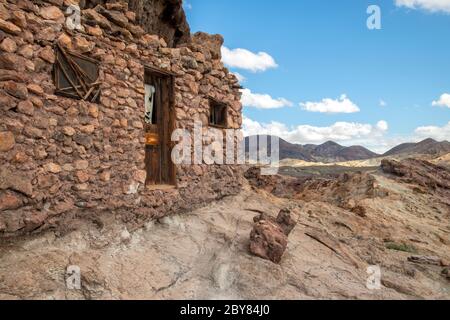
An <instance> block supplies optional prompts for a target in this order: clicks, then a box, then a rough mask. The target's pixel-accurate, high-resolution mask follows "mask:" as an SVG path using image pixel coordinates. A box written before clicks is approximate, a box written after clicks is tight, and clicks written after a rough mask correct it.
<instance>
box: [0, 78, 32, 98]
mask: <svg viewBox="0 0 450 320" xmlns="http://www.w3.org/2000/svg"><path fill="white" fill-rule="evenodd" d="M4 89H5V90H6V92H7V93H9V94H10V95H12V96H13V97H16V98H19V99H23V100H25V99H26V98H28V89H27V86H26V85H24V84H23V83H17V82H14V81H7V82H6V83H5V84H4Z"/></svg>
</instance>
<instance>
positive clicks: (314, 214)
mask: <svg viewBox="0 0 450 320" xmlns="http://www.w3.org/2000/svg"><path fill="white" fill-rule="evenodd" d="M447 161H448V155H447V156H444V157H440V158H439V159H435V160H434V161H432V162H434V163H436V164H433V163H432V162H431V161H430V162H423V161H422V160H401V162H395V161H394V162H392V163H385V164H384V166H382V167H383V168H381V167H378V166H368V167H365V166H362V167H363V170H355V169H354V168H353V169H352V170H345V169H342V167H344V168H345V167H346V166H341V169H339V170H337V172H336V173H335V174H334V175H333V172H330V169H329V166H327V167H326V168H324V167H322V170H325V171H324V172H321V170H320V169H318V168H320V166H319V167H316V168H315V169H314V170H315V171H314V172H313V173H312V174H311V173H310V174H309V175H308V174H305V172H303V173H302V174H300V175H298V174H296V173H295V172H294V174H292V173H293V171H292V170H294V169H295V166H291V167H288V169H286V168H283V169H282V173H284V175H279V176H274V177H261V176H260V175H259V173H258V172H259V170H258V169H256V168H253V169H250V170H249V171H248V172H247V174H246V177H247V180H246V181H244V190H243V191H242V192H241V193H240V194H239V195H237V196H233V197H228V198H224V199H222V200H221V201H218V202H216V203H213V204H210V205H208V206H206V207H203V208H201V209H198V210H195V211H193V212H189V213H184V214H180V215H174V216H171V217H167V218H164V219H161V220H159V221H152V222H149V223H147V224H146V225H143V226H142V227H141V228H138V229H134V230H129V228H128V226H127V225H125V224H123V223H121V222H119V219H117V217H115V216H114V215H113V214H106V213H102V214H99V215H98V217H97V219H92V221H88V220H80V221H72V223H73V224H74V225H72V228H71V229H70V230H71V231H61V230H57V229H55V230H48V231H46V232H45V233H43V234H36V235H31V236H28V237H24V238H21V239H20V240H19V241H18V240H17V239H3V240H2V243H1V246H0V299H287V300H294V299H450V281H449V276H450V274H449V270H448V266H449V261H450V223H449V222H450V219H449V218H450V197H449V193H450V185H449V183H450V179H448V178H449V176H450V171H449V170H448V169H446V167H445V166H443V164H445V163H447ZM447 164H448V163H447ZM337 167H339V165H338V166H337ZM293 168H294V169H293ZM308 170H311V169H308ZM294 171H295V170H294ZM331 171H333V170H331ZM286 173H287V174H288V175H289V173H291V174H290V175H291V176H287V175H286ZM284 208H287V209H290V210H291V212H292V213H293V215H294V216H295V219H296V221H297V225H296V227H295V228H294V230H293V231H292V233H291V234H290V236H289V243H288V247H287V250H286V252H285V254H284V256H283V259H282V261H281V263H280V264H275V263H272V262H270V261H267V260H263V259H261V258H258V257H255V256H253V255H252V254H251V253H250V252H249V248H248V247H249V235H250V232H251V230H252V226H253V218H254V217H255V216H256V215H258V214H260V213H265V214H268V215H272V216H276V215H277V213H278V212H279V211H280V210H281V209H284ZM73 265H75V266H79V267H80V269H81V290H70V289H68V288H67V286H66V279H65V278H66V270H67V267H68V266H73ZM369 266H378V267H379V268H380V270H381V287H380V288H379V289H372V290H370V289H368V288H367V286H366V284H367V279H368V277H369V274H368V273H367V268H368V267H369Z"/></svg>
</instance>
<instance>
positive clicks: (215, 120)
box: [209, 99, 228, 128]
mask: <svg viewBox="0 0 450 320" xmlns="http://www.w3.org/2000/svg"><path fill="white" fill-rule="evenodd" d="M227 114H228V107H227V105H226V104H224V103H222V102H219V101H217V100H214V99H210V101H209V125H210V126H212V127H220V128H226V127H227Z"/></svg>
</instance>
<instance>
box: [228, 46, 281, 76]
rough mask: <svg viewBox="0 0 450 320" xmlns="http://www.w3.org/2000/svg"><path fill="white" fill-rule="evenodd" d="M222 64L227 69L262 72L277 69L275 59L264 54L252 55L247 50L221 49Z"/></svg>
mask: <svg viewBox="0 0 450 320" xmlns="http://www.w3.org/2000/svg"><path fill="white" fill-rule="evenodd" d="M222 62H223V63H224V64H225V65H226V66H227V67H229V68H237V69H243V70H247V71H251V72H263V71H266V70H268V69H273V68H276V67H278V64H277V63H276V62H275V59H274V58H273V57H272V56H271V55H269V54H268V53H266V52H258V53H253V52H251V51H249V50H247V49H240V48H238V49H233V50H230V49H228V48H227V47H222Z"/></svg>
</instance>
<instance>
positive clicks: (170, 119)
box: [144, 66, 177, 187]
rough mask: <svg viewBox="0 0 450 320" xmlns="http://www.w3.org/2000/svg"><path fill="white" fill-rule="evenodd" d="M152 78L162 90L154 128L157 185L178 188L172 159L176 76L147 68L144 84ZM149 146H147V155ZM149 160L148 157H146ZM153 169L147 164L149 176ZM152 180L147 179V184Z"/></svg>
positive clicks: (158, 93) (159, 93)
mask: <svg viewBox="0 0 450 320" xmlns="http://www.w3.org/2000/svg"><path fill="white" fill-rule="evenodd" d="M148 76H149V77H152V78H154V79H158V82H159V84H160V85H161V87H160V88H158V89H157V96H156V97H155V99H158V101H157V103H158V105H159V107H160V108H159V109H160V110H156V112H157V113H156V116H157V118H158V122H157V125H156V126H154V127H153V130H155V131H156V132H155V133H157V134H158V136H159V161H160V166H159V175H160V176H159V177H157V178H156V179H155V180H157V181H156V184H157V185H158V184H164V185H173V186H175V187H176V184H177V183H176V166H175V165H174V164H173V162H172V159H171V153H172V149H173V147H174V145H173V142H172V141H171V136H172V132H173V130H174V129H175V108H174V102H175V100H174V85H175V78H174V75H173V74H171V73H168V72H165V71H163V70H158V69H156V68H153V67H149V66H145V76H144V83H145V84H147V77H148ZM161 106H162V107H161ZM144 127H145V129H144V134H145V133H146V132H147V130H149V129H151V130H152V128H151V127H152V126H149V125H147V124H146V125H145V126H144ZM147 148H148V146H147V145H146V153H147ZM146 158H147V157H146ZM150 170H151V168H149V164H148V163H146V171H147V175H149V174H151V173H150ZM149 181H150V180H149V179H147V181H146V184H147V183H148V182H149Z"/></svg>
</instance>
